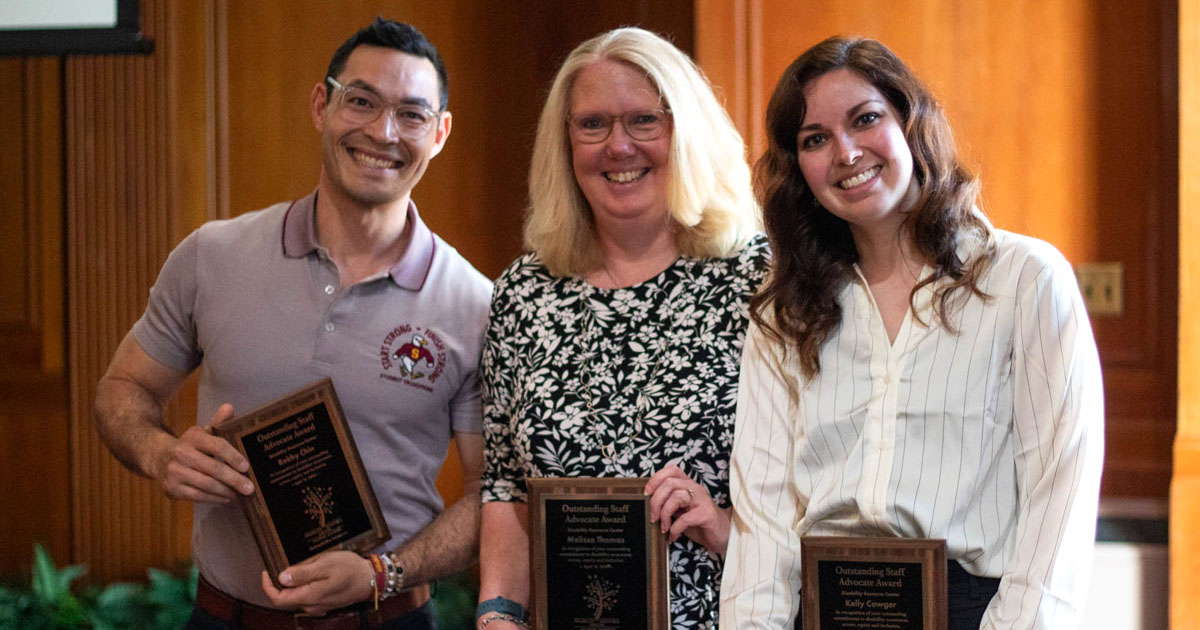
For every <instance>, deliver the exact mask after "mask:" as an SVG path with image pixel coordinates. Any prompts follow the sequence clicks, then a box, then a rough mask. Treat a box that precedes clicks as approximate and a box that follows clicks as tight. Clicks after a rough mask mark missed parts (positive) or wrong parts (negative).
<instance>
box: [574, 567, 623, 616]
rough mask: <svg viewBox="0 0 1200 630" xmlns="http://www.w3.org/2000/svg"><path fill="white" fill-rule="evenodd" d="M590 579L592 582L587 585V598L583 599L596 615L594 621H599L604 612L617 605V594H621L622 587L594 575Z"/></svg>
mask: <svg viewBox="0 0 1200 630" xmlns="http://www.w3.org/2000/svg"><path fill="white" fill-rule="evenodd" d="M588 579H589V580H590V581H589V582H588V585H587V596H586V597H584V598H583V599H584V601H586V602H587V604H588V606H589V607H590V608H591V609H592V611H593V612H594V613H595V616H594V617H593V619H599V618H600V616H601V615H603V614H604V611H606V610H608V609H610V608H612V607H613V606H615V605H616V603H617V593H618V592H620V590H621V587H619V586H616V585H614V584H613V583H612V582H609V581H608V580H604V579H600V578H597V577H596V576H594V575H589V576H588Z"/></svg>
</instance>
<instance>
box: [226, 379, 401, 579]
mask: <svg viewBox="0 0 1200 630" xmlns="http://www.w3.org/2000/svg"><path fill="white" fill-rule="evenodd" d="M213 432H214V433H215V434H217V435H219V436H221V437H223V438H225V439H226V440H228V441H229V442H230V443H231V444H233V446H234V448H236V449H237V450H238V451H239V452H241V453H242V455H244V456H245V457H246V459H247V460H248V461H249V462H250V472H249V473H248V476H249V477H250V480H251V481H252V482H253V483H254V487H255V489H256V491H255V492H254V493H253V494H251V495H250V496H241V497H239V499H238V501H239V502H240V503H241V506H242V510H243V512H244V513H245V514H246V519H247V520H248V521H249V522H250V529H251V530H252V531H253V532H254V540H255V542H257V543H258V549H259V551H260V552H261V553H262V557H263V561H264V562H265V563H266V565H267V569H268V572H269V573H270V574H271V579H272V580H275V579H277V578H278V575H279V573H280V572H282V571H283V570H284V569H286V568H287V567H288V566H290V565H293V564H296V563H298V562H301V561H303V560H305V559H307V558H311V557H312V556H315V555H317V554H319V553H321V552H323V551H328V550H330V549H347V550H350V551H356V552H361V551H364V550H367V549H371V548H373V547H375V546H377V545H379V544H381V543H383V542H385V541H386V540H388V539H389V538H391V534H390V533H389V531H388V528H387V524H386V523H385V522H384V518H383V512H382V511H381V510H380V509H379V502H378V501H377V500H376V498H375V492H374V490H372V488H371V484H370V483H369V481H368V480H367V474H366V472H365V470H364V469H363V465H362V460H361V459H360V458H359V455H358V449H357V448H356V447H355V445H354V436H353V435H352V434H351V433H350V429H349V427H348V426H346V419H345V416H344V415H343V413H342V408H341V404H340V403H339V402H338V399H337V394H336V393H335V392H334V390H333V383H332V382H331V381H330V380H329V379H325V380H322V381H320V382H318V383H315V384H313V385H310V386H308V387H305V388H304V389H301V390H299V391H296V392H293V393H291V394H289V395H287V396H285V397H283V398H280V399H279V400H276V401H274V402H271V403H269V404H267V405H264V406H262V407H259V408H258V409H255V410H253V411H250V412H249V413H246V414H243V415H241V416H238V417H237V418H233V419H231V420H229V421H226V422H222V423H221V424H220V425H219V426H216V427H214V428H213Z"/></svg>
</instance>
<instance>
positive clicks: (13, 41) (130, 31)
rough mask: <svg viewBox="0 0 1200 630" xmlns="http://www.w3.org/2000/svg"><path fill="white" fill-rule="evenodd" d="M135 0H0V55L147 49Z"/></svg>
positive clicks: (148, 46) (92, 52)
mask: <svg viewBox="0 0 1200 630" xmlns="http://www.w3.org/2000/svg"><path fill="white" fill-rule="evenodd" d="M153 49H154V44H153V42H152V41H150V40H148V39H146V38H145V37H142V33H141V27H140V24H139V23H138V0H0V56H5V57H12V56H22V55H87V54H113V53H148V52H150V51H151V50H153Z"/></svg>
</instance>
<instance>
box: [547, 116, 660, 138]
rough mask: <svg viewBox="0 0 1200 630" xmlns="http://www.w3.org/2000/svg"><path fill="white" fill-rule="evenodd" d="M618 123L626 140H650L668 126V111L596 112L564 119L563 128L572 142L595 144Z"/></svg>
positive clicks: (605, 136) (606, 135)
mask: <svg viewBox="0 0 1200 630" xmlns="http://www.w3.org/2000/svg"><path fill="white" fill-rule="evenodd" d="M618 120H619V121H621V127H622V128H624V129H625V133H627V134H629V137H630V138H633V139H634V140H653V139H655V138H657V137H659V136H661V135H662V134H663V131H666V129H667V127H669V126H670V125H671V112H670V110H666V109H635V110H631V111H628V112H625V113H624V114H621V115H620V116H612V115H609V114H599V113H593V114H575V115H573V116H571V117H569V118H567V129H568V130H570V132H571V137H572V138H574V139H575V141H576V142H582V143H583V144H595V143H597V142H604V140H605V139H606V138H608V135H609V134H611V133H612V130H613V125H614V124H616V121H618Z"/></svg>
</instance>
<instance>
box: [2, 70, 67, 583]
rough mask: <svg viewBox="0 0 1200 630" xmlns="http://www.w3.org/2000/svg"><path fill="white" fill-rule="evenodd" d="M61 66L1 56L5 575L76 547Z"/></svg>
mask: <svg viewBox="0 0 1200 630" xmlns="http://www.w3.org/2000/svg"><path fill="white" fill-rule="evenodd" d="M61 71H62V65H61V64H60V63H59V61H58V60H56V59H34V60H24V61H22V60H4V61H0V83H2V84H3V85H5V86H7V89H4V90H0V121H3V122H2V123H0V124H2V125H3V127H2V129H3V132H0V191H2V194H3V199H4V206H3V208H4V217H5V220H4V230H3V231H2V232H0V445H2V448H0V461H2V462H3V465H2V466H0V506H4V508H5V515H4V521H5V526H4V534H5V535H4V536H2V537H0V560H2V561H3V562H2V563H0V571H4V572H7V571H11V570H12V569H14V568H15V567H17V566H20V565H21V563H22V562H23V563H28V562H29V558H30V557H31V553H32V543H33V542H34V541H40V542H42V543H44V544H45V545H46V546H47V547H48V548H49V549H50V551H51V552H52V553H53V554H54V555H55V557H58V558H66V557H68V555H69V553H70V549H71V506H70V494H69V492H68V491H67V490H68V489H69V488H70V465H69V461H68V460H67V453H69V451H70V449H69V443H70V432H69V428H68V406H67V383H66V376H65V374H64V365H65V363H66V356H65V353H64V343H63V337H64V328H63V308H64V295H63V282H62V274H63V262H62V251H63V235H62V199H63V195H62V176H61V170H62V157H63V156H62V132H61V129H60V124H59V121H60V118H61V116H60V112H61V100H62V99H61V94H62V91H61Z"/></svg>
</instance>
